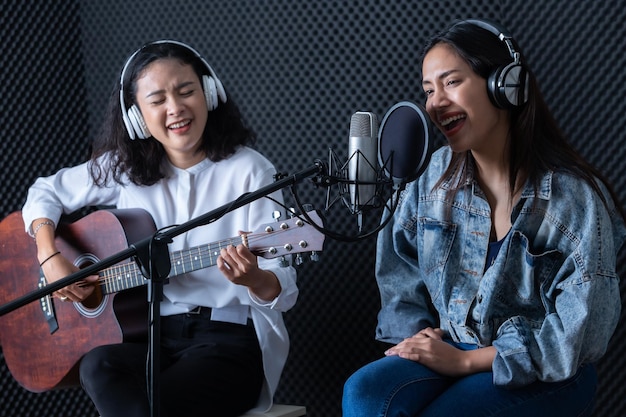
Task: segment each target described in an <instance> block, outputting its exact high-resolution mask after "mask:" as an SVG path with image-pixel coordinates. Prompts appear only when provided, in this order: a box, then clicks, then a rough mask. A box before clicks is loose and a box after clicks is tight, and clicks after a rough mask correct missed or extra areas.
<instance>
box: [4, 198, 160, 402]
mask: <svg viewBox="0 0 626 417" xmlns="http://www.w3.org/2000/svg"><path fill="white" fill-rule="evenodd" d="M24 230H25V228H24V222H23V220H22V216H21V213H20V212H15V213H12V214H10V215H9V216H7V217H6V218H5V219H4V220H3V221H2V222H0V236H3V237H4V241H3V242H0V305H4V304H6V303H9V302H11V301H13V300H15V299H17V298H19V297H21V296H23V295H25V294H27V293H30V292H32V291H35V290H38V289H39V287H38V286H39V283H40V281H42V279H41V272H40V268H39V265H38V263H37V248H36V246H35V242H34V240H33V239H32V238H31V237H30V236H29V235H28V234H26V233H25V231H24ZM154 231H155V226H154V222H153V220H152V218H151V217H150V215H149V214H148V213H147V212H146V211H144V210H136V209H132V210H131V209H127V210H99V211H96V212H93V213H91V214H89V215H87V216H85V217H83V218H82V219H80V220H78V221H76V222H74V223H71V224H61V225H59V227H58V229H57V238H56V244H57V247H58V249H59V250H60V251H61V253H62V254H63V256H65V257H66V258H68V259H69V260H72V261H73V262H74V264H75V265H77V266H78V267H79V268H84V267H85V266H88V265H90V264H93V263H95V262H97V261H99V260H101V259H104V258H106V257H108V256H111V255H114V254H116V253H118V252H120V251H122V250H125V249H127V248H128V246H129V244H132V243H135V242H137V241H139V240H141V239H143V238H146V237H148V236H150V235H151V234H152V233H154ZM145 293H146V288H145V287H138V288H133V289H131V290H128V291H124V292H120V293H115V294H106V295H102V294H101V293H100V291H94V295H93V296H91V297H90V298H89V299H88V300H85V301H84V302H82V303H73V302H62V301H60V300H59V299H58V298H53V297H45V299H42V300H40V302H32V303H29V304H27V305H25V306H23V307H21V308H18V309H16V310H14V311H12V312H10V313H8V314H5V315H4V316H0V345H1V346H2V351H3V353H4V357H5V360H6V363H7V366H8V368H9V371H10V372H11V374H12V375H13V377H14V378H15V379H16V380H17V381H18V383H20V385H22V386H23V387H24V388H26V389H27V390H29V391H32V392H43V391H47V390H50V389H54V388H60V387H64V386H72V385H77V384H78V383H79V382H78V364H79V363H80V360H81V358H82V356H83V355H84V354H85V353H87V352H88V351H90V350H91V349H93V348H95V347H97V346H101V345H105V344H112V343H120V342H122V341H135V340H140V339H142V338H144V336H145V335H147V329H148V323H147V318H148V314H147V311H148V310H147V299H146V295H145ZM46 309H50V314H51V315H52V317H53V318H54V319H56V325H57V326H58V328H57V326H52V325H51V324H50V323H49V321H47V320H46V313H45V312H44V310H46Z"/></svg>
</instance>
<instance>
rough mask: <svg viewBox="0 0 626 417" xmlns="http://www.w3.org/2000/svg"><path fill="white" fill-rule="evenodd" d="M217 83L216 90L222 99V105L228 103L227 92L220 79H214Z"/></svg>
mask: <svg viewBox="0 0 626 417" xmlns="http://www.w3.org/2000/svg"><path fill="white" fill-rule="evenodd" d="M213 80H214V81H215V88H217V95H218V96H219V97H220V101H221V102H222V103H226V90H225V89H224V85H223V84H222V82H221V81H220V80H219V78H217V77H215V78H213Z"/></svg>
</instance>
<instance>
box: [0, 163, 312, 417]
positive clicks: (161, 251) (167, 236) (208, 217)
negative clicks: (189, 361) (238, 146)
mask: <svg viewBox="0 0 626 417" xmlns="http://www.w3.org/2000/svg"><path fill="white" fill-rule="evenodd" d="M323 169H324V166H323V164H322V163H321V162H319V161H316V162H315V163H314V165H312V166H310V167H309V168H306V169H304V170H302V171H299V172H296V173H295V174H293V175H289V176H284V177H283V178H282V179H279V180H277V181H275V182H274V183H272V184H269V185H267V186H265V187H262V188H260V189H259V190H257V191H253V192H249V193H245V194H243V195H241V196H240V197H239V198H237V199H236V200H234V201H232V202H230V203H228V204H225V205H223V206H221V207H218V208H216V209H214V210H212V211H210V212H208V213H205V214H203V215H201V216H199V217H196V218H194V219H191V220H189V221H187V222H186V223H183V224H181V225H178V226H174V227H171V228H168V229H167V230H164V231H159V232H156V233H155V234H154V235H153V236H151V237H149V238H146V239H143V240H141V241H139V242H137V243H134V244H132V245H130V246H129V247H128V248H127V249H125V250H123V251H120V252H118V253H117V254H114V255H111V256H109V257H108V258H105V259H103V260H101V261H99V262H96V263H94V264H92V265H89V266H87V267H85V268H83V269H81V270H80V271H77V272H75V273H73V274H70V275H68V276H66V277H64V278H61V279H60V280H58V281H55V282H53V283H50V284H48V285H46V286H44V287H43V288H40V289H38V290H35V291H32V292H30V293H28V294H26V295H24V296H22V297H20V298H17V299H15V300H13V301H11V302H8V303H6V304H5V305H3V306H0V316H3V315H5V314H7V313H9V312H11V311H13V310H16V309H18V308H20V307H22V306H24V305H26V304H28V303H31V302H33V301H36V300H39V299H41V298H43V297H46V296H47V295H50V294H52V293H53V292H55V291H57V290H60V289H61V288H63V287H66V286H68V285H70V284H73V283H75V282H78V281H80V280H83V279H84V278H86V277H88V276H90V275H97V273H98V272H99V271H100V270H102V269H105V268H107V267H109V266H112V265H115V264H116V263H118V262H121V261H123V260H125V259H128V258H131V257H134V258H135V260H136V262H137V263H138V264H139V266H140V267H141V269H142V272H143V273H144V275H146V278H149V281H150V284H149V285H148V302H149V304H150V312H149V320H150V321H149V325H150V331H149V343H148V345H149V358H150V361H149V369H148V375H149V378H148V379H149V382H148V389H149V398H148V400H149V403H150V415H151V417H159V416H160V407H159V403H158V401H159V389H160V385H159V379H158V375H159V359H160V349H159V341H160V335H161V333H160V330H161V328H160V318H161V316H160V301H161V300H162V299H163V281H164V280H165V278H167V276H168V274H169V272H170V268H171V265H170V256H169V251H168V246H167V245H168V244H169V243H171V242H172V240H173V238H174V237H176V236H178V235H181V234H183V233H185V232H187V231H189V230H191V229H194V228H196V227H199V226H203V225H206V224H209V223H211V222H213V221H215V220H217V219H219V218H220V217H222V216H224V215H225V214H226V213H229V212H231V211H233V210H235V209H237V208H240V207H242V206H245V205H246V204H249V203H251V202H253V201H255V200H258V199H260V198H263V197H265V196H267V195H269V194H271V193H273V192H275V191H278V190H281V189H282V188H285V187H287V186H290V185H294V184H297V183H298V182H300V181H302V180H303V179H305V178H308V177H310V176H312V175H315V174H319V173H320V172H322V170H323ZM307 217H308V216H307ZM309 221H311V220H310V218H309Z"/></svg>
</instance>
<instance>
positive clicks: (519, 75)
mask: <svg viewBox="0 0 626 417" xmlns="http://www.w3.org/2000/svg"><path fill="white" fill-rule="evenodd" d="M487 91H488V93H489V98H490V99H491V102H492V103H493V104H494V105H495V106H496V107H499V108H501V109H511V108H515V107H518V106H521V105H523V104H524V103H526V101H527V100H528V74H527V73H526V71H524V68H523V67H522V66H521V65H520V64H516V63H511V64H509V65H507V66H505V67H499V68H498V69H496V70H495V71H494V72H493V73H491V75H490V76H489V78H488V80H487Z"/></svg>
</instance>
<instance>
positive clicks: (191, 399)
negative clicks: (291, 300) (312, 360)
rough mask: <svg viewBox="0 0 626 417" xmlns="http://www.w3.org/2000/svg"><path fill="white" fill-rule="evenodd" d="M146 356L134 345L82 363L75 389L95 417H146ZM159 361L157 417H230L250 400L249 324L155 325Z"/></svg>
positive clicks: (252, 338) (259, 371)
mask: <svg viewBox="0 0 626 417" xmlns="http://www.w3.org/2000/svg"><path fill="white" fill-rule="evenodd" d="M209 313H210V311H209ZM147 350H148V347H147V345H146V344H139V343H122V344H117V345H107V346H100V347H97V348H95V349H93V350H92V351H90V352H88V353H87V354H86V355H85V357H84V358H83V359H82V361H81V364H80V380H81V385H82V386H83V388H84V390H85V391H86V392H87V394H88V395H89V397H90V398H91V400H92V401H93V402H94V404H95V406H96V408H97V409H98V412H99V413H100V414H101V416H102V417H125V416H128V417H144V416H149V415H150V405H149V402H148V395H147V389H146V386H147V377H146V375H147V374H146V368H147V366H146V365H147ZM160 354H161V373H160V379H159V384H160V395H159V397H158V398H159V399H160V401H159V403H160V412H161V416H162V417H179V416H185V417H193V416H202V417H230V416H233V417H234V416H238V415H240V414H242V413H244V412H245V411H246V410H249V409H250V408H252V407H254V405H255V404H256V402H257V400H258V397H259V393H260V391H261V387H262V385H263V380H264V374H263V361H262V356H261V350H260V348H259V343H258V340H257V337H256V334H255V330H254V327H253V325H252V323H251V321H250V320H249V324H248V325H239V324H232V323H224V322H218V321H211V320H210V314H204V313H203V314H197V315H196V314H179V315H175V316H168V317H163V318H162V320H161V351H160Z"/></svg>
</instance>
